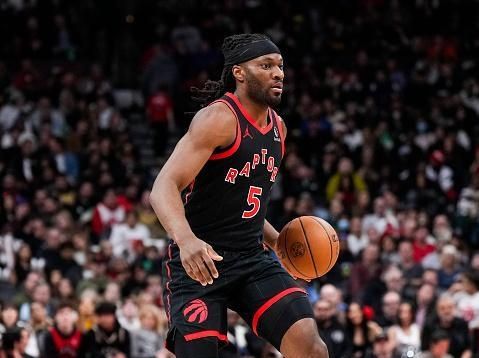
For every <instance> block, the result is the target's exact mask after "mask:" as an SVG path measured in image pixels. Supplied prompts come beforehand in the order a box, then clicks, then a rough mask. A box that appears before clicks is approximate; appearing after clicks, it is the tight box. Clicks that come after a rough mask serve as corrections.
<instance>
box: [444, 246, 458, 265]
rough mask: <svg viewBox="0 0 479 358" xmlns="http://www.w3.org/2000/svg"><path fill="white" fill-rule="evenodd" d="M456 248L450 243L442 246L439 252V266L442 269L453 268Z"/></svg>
mask: <svg viewBox="0 0 479 358" xmlns="http://www.w3.org/2000/svg"><path fill="white" fill-rule="evenodd" d="M456 258H457V250H456V248H455V247H454V246H452V245H446V246H444V247H443V250H442V253H441V267H442V268H443V269H446V270H447V269H450V270H452V269H454V268H455V266H456V262H457V260H456Z"/></svg>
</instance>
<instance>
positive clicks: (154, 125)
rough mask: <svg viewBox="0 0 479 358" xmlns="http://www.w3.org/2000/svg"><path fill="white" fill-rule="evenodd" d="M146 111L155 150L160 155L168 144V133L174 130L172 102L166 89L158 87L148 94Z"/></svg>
mask: <svg viewBox="0 0 479 358" xmlns="http://www.w3.org/2000/svg"><path fill="white" fill-rule="evenodd" d="M146 111H147V116H148V120H149V121H150V126H151V129H152V131H153V133H154V134H155V135H154V141H155V146H154V148H155V152H156V154H157V155H158V156H162V155H163V154H164V151H165V149H166V146H167V144H168V139H169V134H170V133H171V132H173V131H174V130H175V122H174V120H175V119H174V113H173V103H172V99H171V97H170V96H169V94H168V92H167V91H166V89H159V90H158V91H156V92H155V93H153V94H152V95H151V96H150V98H149V99H148V104H147V107H146Z"/></svg>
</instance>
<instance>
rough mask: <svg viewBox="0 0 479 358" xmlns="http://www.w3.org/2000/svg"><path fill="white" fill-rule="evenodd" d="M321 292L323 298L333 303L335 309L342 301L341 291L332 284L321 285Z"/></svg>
mask: <svg viewBox="0 0 479 358" xmlns="http://www.w3.org/2000/svg"><path fill="white" fill-rule="evenodd" d="M319 294H320V296H321V298H322V299H323V300H326V301H329V302H330V303H331V305H332V309H333V310H336V307H337V306H338V305H339V304H340V303H341V300H342V297H341V291H340V290H338V289H337V288H336V287H334V286H333V285H331V284H326V285H324V286H323V287H321V290H320V291H319Z"/></svg>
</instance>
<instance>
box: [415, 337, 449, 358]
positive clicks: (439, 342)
mask: <svg viewBox="0 0 479 358" xmlns="http://www.w3.org/2000/svg"><path fill="white" fill-rule="evenodd" d="M450 342H451V339H450V337H449V336H448V334H447V333H446V332H444V331H441V330H436V331H434V332H433V334H432V336H431V343H430V345H429V349H428V350H427V351H425V352H423V354H422V357H424V358H452V357H453V356H452V355H451V354H448V353H447V352H448V351H450V348H449V345H450Z"/></svg>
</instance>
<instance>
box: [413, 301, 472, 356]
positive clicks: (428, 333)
mask: <svg viewBox="0 0 479 358" xmlns="http://www.w3.org/2000/svg"><path fill="white" fill-rule="evenodd" d="M438 328H440V329H442V330H444V331H445V332H446V334H447V335H448V337H449V339H450V344H449V351H448V352H449V353H450V354H451V355H452V356H453V357H467V354H470V352H471V349H470V347H471V344H470V339H469V330H468V327H467V323H466V322H465V321H464V320H463V319H462V318H458V317H455V303H454V300H453V299H452V297H451V296H449V295H447V294H443V295H442V296H441V297H439V299H438V301H437V304H436V315H435V316H432V317H431V318H430V320H429V322H426V324H425V325H424V327H423V332H422V335H421V345H422V349H423V350H425V349H427V347H430V344H431V340H432V339H431V337H432V334H433V332H434V331H435V330H436V329H438Z"/></svg>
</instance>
